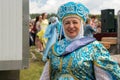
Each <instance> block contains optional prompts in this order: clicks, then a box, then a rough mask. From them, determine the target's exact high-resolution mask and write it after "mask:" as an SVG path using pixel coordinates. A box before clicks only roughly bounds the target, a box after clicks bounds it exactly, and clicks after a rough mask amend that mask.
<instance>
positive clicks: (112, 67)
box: [49, 39, 120, 80]
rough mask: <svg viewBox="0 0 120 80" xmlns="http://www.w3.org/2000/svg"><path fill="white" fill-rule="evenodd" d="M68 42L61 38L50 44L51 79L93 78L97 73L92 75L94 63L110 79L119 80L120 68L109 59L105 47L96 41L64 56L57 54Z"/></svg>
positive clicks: (86, 79) (93, 79)
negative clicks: (52, 44)
mask: <svg viewBox="0 0 120 80" xmlns="http://www.w3.org/2000/svg"><path fill="white" fill-rule="evenodd" d="M69 44H71V42H70V41H66V40H65V39H63V40H61V41H60V42H57V43H56V44H54V46H52V49H51V51H50V52H49V59H50V62H51V64H50V66H51V73H50V74H51V76H50V77H51V80H95V78H97V75H94V74H95V73H94V65H95V66H96V67H98V68H99V69H102V70H103V72H105V73H106V74H107V75H108V76H110V79H111V80H120V68H119V66H118V64H117V62H114V61H113V59H111V57H110V55H109V52H108V51H107V49H105V47H104V46H103V45H102V44H100V43H99V42H98V41H94V42H92V43H89V44H87V45H86V46H84V47H81V48H78V49H76V50H74V51H73V52H71V53H69V54H67V55H65V56H59V55H62V53H63V52H64V51H65V49H66V47H67V46H68V45H69ZM101 75H102V74H101ZM97 80H100V79H97Z"/></svg>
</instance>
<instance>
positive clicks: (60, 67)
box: [59, 57, 63, 72]
mask: <svg viewBox="0 0 120 80" xmlns="http://www.w3.org/2000/svg"><path fill="white" fill-rule="evenodd" d="M62 60H63V57H61V58H60V66H59V69H60V72H61V71H62V64H63V62H62Z"/></svg>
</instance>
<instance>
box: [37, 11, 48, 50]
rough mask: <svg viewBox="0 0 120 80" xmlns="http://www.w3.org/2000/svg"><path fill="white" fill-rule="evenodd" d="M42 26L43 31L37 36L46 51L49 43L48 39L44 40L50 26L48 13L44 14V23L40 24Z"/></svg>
mask: <svg viewBox="0 0 120 80" xmlns="http://www.w3.org/2000/svg"><path fill="white" fill-rule="evenodd" d="M40 26H41V30H40V31H39V32H38V33H37V36H38V38H39V40H40V41H41V43H42V46H43V50H44V49H45V46H46V43H47V38H44V34H45V31H46V28H47V26H48V20H47V13H43V14H42V21H41V22H40Z"/></svg>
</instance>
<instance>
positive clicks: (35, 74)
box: [20, 47, 44, 80]
mask: <svg viewBox="0 0 120 80" xmlns="http://www.w3.org/2000/svg"><path fill="white" fill-rule="evenodd" d="M30 52H33V53H34V54H35V55H36V57H37V59H35V60H33V59H31V56H30V63H29V68H28V69H24V70H21V71H20V80H39V78H40V75H41V73H42V70H43V67H44V63H43V62H42V61H41V58H42V55H40V54H39V53H37V52H35V50H34V47H32V48H30Z"/></svg>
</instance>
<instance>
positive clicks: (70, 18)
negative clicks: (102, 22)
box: [63, 17, 81, 22]
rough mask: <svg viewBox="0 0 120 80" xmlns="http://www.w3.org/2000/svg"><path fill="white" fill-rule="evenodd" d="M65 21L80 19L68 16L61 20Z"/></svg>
mask: <svg viewBox="0 0 120 80" xmlns="http://www.w3.org/2000/svg"><path fill="white" fill-rule="evenodd" d="M66 21H81V19H79V18H77V17H68V18H65V19H64V20H63V22H66Z"/></svg>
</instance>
